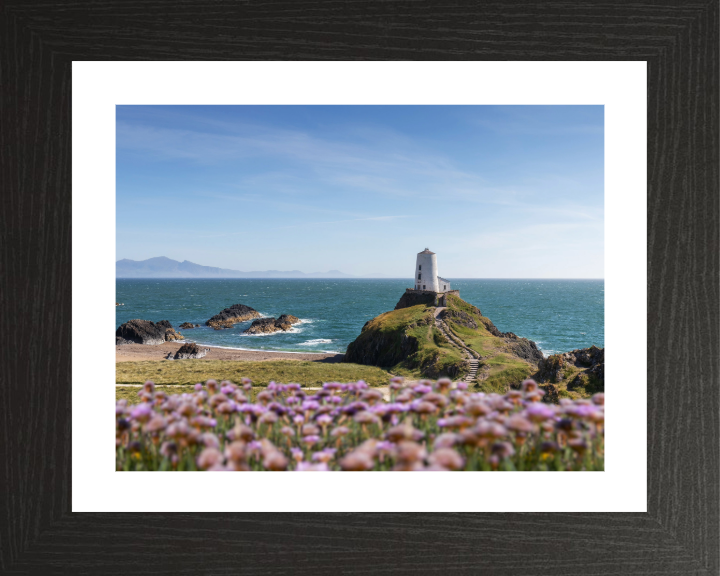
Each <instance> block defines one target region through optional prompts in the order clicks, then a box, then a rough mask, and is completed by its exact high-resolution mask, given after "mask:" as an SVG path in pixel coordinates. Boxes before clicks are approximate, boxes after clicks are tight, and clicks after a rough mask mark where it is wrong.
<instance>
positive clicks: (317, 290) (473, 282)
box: [116, 277, 605, 355]
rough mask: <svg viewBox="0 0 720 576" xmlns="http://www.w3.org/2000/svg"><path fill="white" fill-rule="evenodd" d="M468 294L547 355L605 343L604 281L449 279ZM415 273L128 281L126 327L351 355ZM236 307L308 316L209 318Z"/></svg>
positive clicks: (124, 284)
mask: <svg viewBox="0 0 720 576" xmlns="http://www.w3.org/2000/svg"><path fill="white" fill-rule="evenodd" d="M449 280H450V282H451V287H452V289H454V290H460V297H461V298H462V299H463V300H465V301H467V302H469V303H470V304H473V305H474V306H477V307H478V308H479V309H480V310H481V311H482V313H483V315H484V316H486V317H488V318H490V320H492V321H493V323H494V324H495V325H496V326H497V327H498V329H499V330H500V331H502V332H513V333H515V334H517V335H518V336H521V337H525V338H529V339H530V340H533V341H534V342H536V344H537V345H538V347H539V348H540V350H542V351H543V353H544V354H546V355H549V354H554V353H558V352H567V351H570V350H573V349H577V348H587V347H589V346H591V345H596V346H598V347H601V348H602V347H604V345H605V344H604V335H605V330H604V325H605V322H604V316H605V314H604V280H603V279H532V278H525V279H523V278H512V279H502V278H487V279H482V278H454V279H453V278H449ZM412 287H413V280H412V279H411V278H407V277H406V278H337V279H336V278H332V279H325V278H312V279H306V278H288V279H283V278H228V279H221V278H147V279H143V278H118V279H117V280H116V302H119V303H122V304H123V305H122V306H117V307H116V327H117V326H120V324H122V323H124V322H127V321H128V320H131V319H134V318H140V319H143V320H152V321H153V322H157V321H159V320H169V321H170V323H171V324H172V325H173V327H175V329H176V330H179V328H178V327H179V325H180V324H182V323H183V322H191V323H193V324H200V327H199V328H193V329H190V330H179V331H180V332H181V333H182V334H183V335H184V336H185V340H186V341H189V342H197V343H198V344H201V345H207V346H216V347H222V348H231V349H240V350H262V351H277V352H334V353H344V352H345V349H346V348H347V345H348V344H349V343H350V342H352V341H353V340H354V339H355V338H356V337H357V336H358V335H359V334H360V331H361V330H362V327H363V325H364V324H365V323H366V322H367V321H368V320H370V319H372V318H374V317H375V316H377V315H379V314H382V313H383V312H388V311H390V310H392V309H393V308H394V307H395V304H397V302H398V300H399V299H400V297H401V296H402V294H403V293H404V292H405V289H406V288H412ZM233 304H245V305H247V306H250V307H252V308H254V309H255V310H257V311H258V312H260V314H261V315H263V316H265V317H270V316H273V317H278V316H279V315H280V314H292V315H294V316H297V317H298V318H300V319H301V323H300V324H298V325H295V326H294V327H293V329H292V330H291V331H289V332H276V333H273V334H267V335H252V336H250V335H244V334H242V332H243V330H245V329H246V328H248V327H249V326H250V324H251V322H250V321H248V322H243V323H239V324H236V325H235V326H234V327H233V328H231V329H228V330H213V329H212V328H210V327H208V326H205V325H204V324H205V322H206V321H207V320H208V319H209V318H210V317H211V316H213V315H215V314H217V313H218V312H220V311H221V310H222V309H224V308H227V307H229V306H231V305H233Z"/></svg>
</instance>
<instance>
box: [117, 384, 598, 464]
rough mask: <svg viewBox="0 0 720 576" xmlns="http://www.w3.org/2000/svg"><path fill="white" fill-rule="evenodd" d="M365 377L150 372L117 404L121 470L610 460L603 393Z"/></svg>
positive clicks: (533, 385) (566, 462) (525, 385)
mask: <svg viewBox="0 0 720 576" xmlns="http://www.w3.org/2000/svg"><path fill="white" fill-rule="evenodd" d="M389 390H390V400H389V401H386V400H384V398H383V394H382V392H380V391H379V390H377V389H373V388H369V387H368V386H367V384H366V383H365V382H362V381H359V382H353V383H349V384H339V383H336V382H328V383H326V384H324V385H323V387H322V389H321V390H316V391H313V393H312V394H308V393H307V391H304V390H303V389H302V388H301V387H300V385H299V384H277V383H275V382H271V383H270V384H269V385H268V386H267V388H265V389H264V390H263V391H261V392H259V393H258V394H257V396H256V397H255V399H254V402H251V401H250V397H251V396H252V383H251V382H250V381H249V380H246V379H243V381H242V383H241V384H240V385H236V384H233V383H232V382H228V381H224V382H221V383H220V384H218V383H217V382H216V381H214V380H208V381H207V382H206V383H205V384H204V385H203V384H196V385H195V392H194V393H185V394H179V395H168V394H166V393H165V392H162V391H158V390H155V385H154V384H153V383H152V382H146V383H145V385H144V386H143V388H141V389H140V392H139V393H138V395H139V401H140V403H139V404H129V403H128V402H127V401H126V400H118V401H117V404H116V410H115V411H116V430H117V436H116V468H117V470H125V471H128V470H212V471H252V470H289V471H331V470H354V471H360V470H376V471H384V470H414V471H433V470H438V471H445V470H482V471H491V470H506V471H512V470H556V471H560V470H603V465H604V436H603V423H604V419H605V411H604V396H603V394H595V395H594V396H593V397H592V399H590V400H585V399H583V400H574V401H573V400H568V399H561V400H560V403H559V405H556V404H547V403H543V402H542V401H541V400H542V396H543V394H544V392H543V390H542V389H540V388H539V387H538V385H537V384H536V383H535V382H534V381H533V380H525V381H524V382H523V383H522V389H519V390H510V391H509V392H508V393H506V394H504V395H500V394H485V393H482V392H471V391H469V390H468V389H467V385H466V384H465V383H464V382H458V383H456V384H453V383H452V382H451V381H450V380H448V379H440V380H438V381H436V382H433V381H430V380H422V381H420V382H419V383H414V384H413V385H412V386H408V385H405V384H404V382H403V380H402V379H401V378H393V379H392V380H391V381H390V388H389Z"/></svg>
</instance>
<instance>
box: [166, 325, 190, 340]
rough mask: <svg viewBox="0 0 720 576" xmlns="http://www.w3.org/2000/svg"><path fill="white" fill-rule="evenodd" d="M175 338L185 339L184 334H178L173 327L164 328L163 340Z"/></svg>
mask: <svg viewBox="0 0 720 576" xmlns="http://www.w3.org/2000/svg"><path fill="white" fill-rule="evenodd" d="M175 340H185V336H183V335H182V334H180V332H175V329H174V328H168V329H167V330H165V342H173V341H175Z"/></svg>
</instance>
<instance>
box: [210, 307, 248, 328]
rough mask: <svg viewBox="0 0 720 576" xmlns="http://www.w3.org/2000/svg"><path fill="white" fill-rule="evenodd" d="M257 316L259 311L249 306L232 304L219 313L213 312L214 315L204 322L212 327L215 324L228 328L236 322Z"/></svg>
mask: <svg viewBox="0 0 720 576" xmlns="http://www.w3.org/2000/svg"><path fill="white" fill-rule="evenodd" d="M259 317H260V312H258V311H257V310H254V309H253V308H250V306H245V304H233V305H232V306H230V308H225V310H223V311H222V312H220V313H219V314H215V316H213V317H212V318H210V320H208V321H207V322H205V325H206V326H212V327H213V328H215V327H216V326H220V327H221V328H229V327H231V326H232V325H233V324H237V323H238V322H246V321H247V320H252V319H253V318H259Z"/></svg>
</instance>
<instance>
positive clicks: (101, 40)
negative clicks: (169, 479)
mask: <svg viewBox="0 0 720 576" xmlns="http://www.w3.org/2000/svg"><path fill="white" fill-rule="evenodd" d="M139 6H140V5H137V6H132V7H128V6H126V5H124V4H122V3H114V2H105V3H102V4H89V5H82V4H72V5H67V6H64V5H62V4H56V5H33V4H24V3H20V2H8V3H5V4H3V5H2V7H1V8H0V26H1V27H2V28H1V29H0V75H1V76H0V85H1V86H2V100H0V102H2V104H1V105H0V114H2V124H1V125H2V129H1V130H0V154H2V156H0V158H2V161H1V162H0V174H1V179H0V188H1V189H3V190H8V191H9V192H10V194H9V195H8V200H6V203H5V204H4V206H3V208H4V209H3V210H2V216H0V217H1V218H2V221H0V235H1V236H0V253H2V256H3V258H2V270H3V273H2V275H0V277H1V278H2V284H1V285H0V286H2V288H0V294H1V296H2V297H1V298H0V302H1V304H0V306H2V314H0V317H2V318H3V320H4V321H5V322H4V323H5V324H6V326H5V330H6V332H5V333H6V334H12V335H13V337H12V339H11V340H10V341H9V342H7V343H6V344H5V346H3V347H2V350H3V351H2V362H0V375H1V376H0V381H1V382H2V385H0V437H1V438H2V442H0V451H1V452H0V463H2V471H0V479H1V481H2V484H3V486H4V489H3V490H1V491H0V572H1V573H10V574H33V573H37V574H50V573H59V574H62V573H72V574H96V573H103V574H114V573H120V572H122V573H127V572H128V571H132V570H141V571H143V572H147V573H173V574H177V573H184V572H190V571H192V572H194V573H197V572H200V573H220V572H241V573H281V572H284V573H293V574H303V573H311V572H312V573H314V574H317V573H328V574H330V573H333V574H335V573H360V572H366V573H370V572H378V571H381V570H382V571H398V572H400V571H405V572H408V571H409V572H412V573H417V574H425V573H428V574H429V573H433V572H438V571H445V572H453V573H473V574H475V573H486V572H492V573H493V574H554V575H555V574H558V575H560V574H596V575H610V574H637V573H648V574H715V573H717V572H718V571H719V570H720V546H719V543H720V534H719V529H718V527H719V526H720V498H719V495H720V494H719V493H720V478H719V474H718V471H719V470H720V466H719V465H720V462H719V456H720V449H719V448H720V447H719V446H718V443H719V441H720V434H719V430H718V427H719V426H720V423H719V421H718V416H717V415H718V407H719V405H720V402H719V395H720V392H719V388H718V383H719V382H718V380H719V377H718V374H720V355H718V350H720V337H719V334H720V330H719V329H718V327H719V326H720V301H719V300H718V294H720V286H719V283H720V274H719V270H718V265H719V263H720V238H719V234H720V232H719V230H720V227H719V226H718V220H719V216H720V203H719V198H720V195H719V190H718V183H719V181H720V178H719V174H718V166H720V154H719V149H718V148H719V147H718V141H719V138H718V137H719V136H720V131H719V119H718V110H719V109H720V107H719V103H720V98H719V92H718V75H719V74H718V69H719V68H718V48H719V46H718V27H717V21H718V2H717V1H712V2H680V1H677V0H675V1H672V2H665V3H650V2H640V3H633V4H623V3H618V4H616V5H612V4H607V3H599V2H590V3H584V4H581V5H567V4H563V3H554V2H547V3H542V4H534V5H532V4H531V5H517V4H513V3H510V2H502V3H494V4H491V5H485V4H476V3H461V4H455V5H450V6H443V5H440V4H437V3H428V2H419V3H414V4H410V5H401V4H385V3H383V4H374V5H366V4H357V5H352V4H346V3H328V4H326V5H317V4H310V3H308V2H304V1H302V0H300V1H299V2H295V3H289V4H285V3H278V4H270V5H268V4H258V3H253V2H249V3H245V4H242V5H239V4H235V3H226V2H219V1H217V0H214V1H212V2H210V3H203V4H200V3H193V4H180V5H177V4H172V5H168V4H165V3H161V2H155V1H153V2H149V3H144V4H143V5H142V8H140V7H139ZM358 59H359V60H425V59H429V60H588V61H590V60H644V61H647V67H648V142H647V144H648V155H647V158H648V191H647V192H648V224H649V226H648V359H649V360H648V406H647V413H648V438H647V441H648V512H647V513H633V514H630V513H611V512H608V513H577V514H561V513H532V514H530V513H528V514H519V513H512V514H497V513H495V514H483V513H472V514H469V513H466V514H449V513H438V514H410V513H405V514H393V513H382V514H345V513H342V514H341V513H332V514H302V515H301V514H285V513H273V514H236V513H233V514H230V513H228V514H215V513H213V514H182V513H154V514H149V513H143V514H121V513H108V514H100V513H83V514H79V513H72V512H71V496H70V495H71V485H72V468H71V448H70V447H71V432H70V431H71V418H72V414H71V400H72V396H71V384H70V383H71V373H72V354H71V346H72V342H71V337H70V330H71V322H70V319H71V311H72V264H73V263H72V259H71V214H72V205H71V185H72V155H71V138H72V134H71V130H70V126H71V122H70V119H71V118H70V103H71V99H72V76H71V65H72V61H73V60H75V61H78V60H358ZM89 320H90V321H91V319H89ZM10 330H12V332H10ZM95 337H99V336H95ZM627 353H632V351H627ZM632 441H633V439H628V442H632ZM563 478H564V477H563ZM566 482H569V483H572V482H573V480H572V477H571V479H570V480H569V481H564V482H563V483H559V485H558V491H557V493H556V494H538V498H562V497H563V494H564V493H565V492H566V491H568V490H570V489H572V484H570V485H569V486H568V485H567V484H565V483H566ZM156 488H157V489H162V488H161V487H156ZM117 497H118V498H121V499H122V498H132V494H118V495H117ZM583 497H587V498H592V494H585V495H584V496H583Z"/></svg>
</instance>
